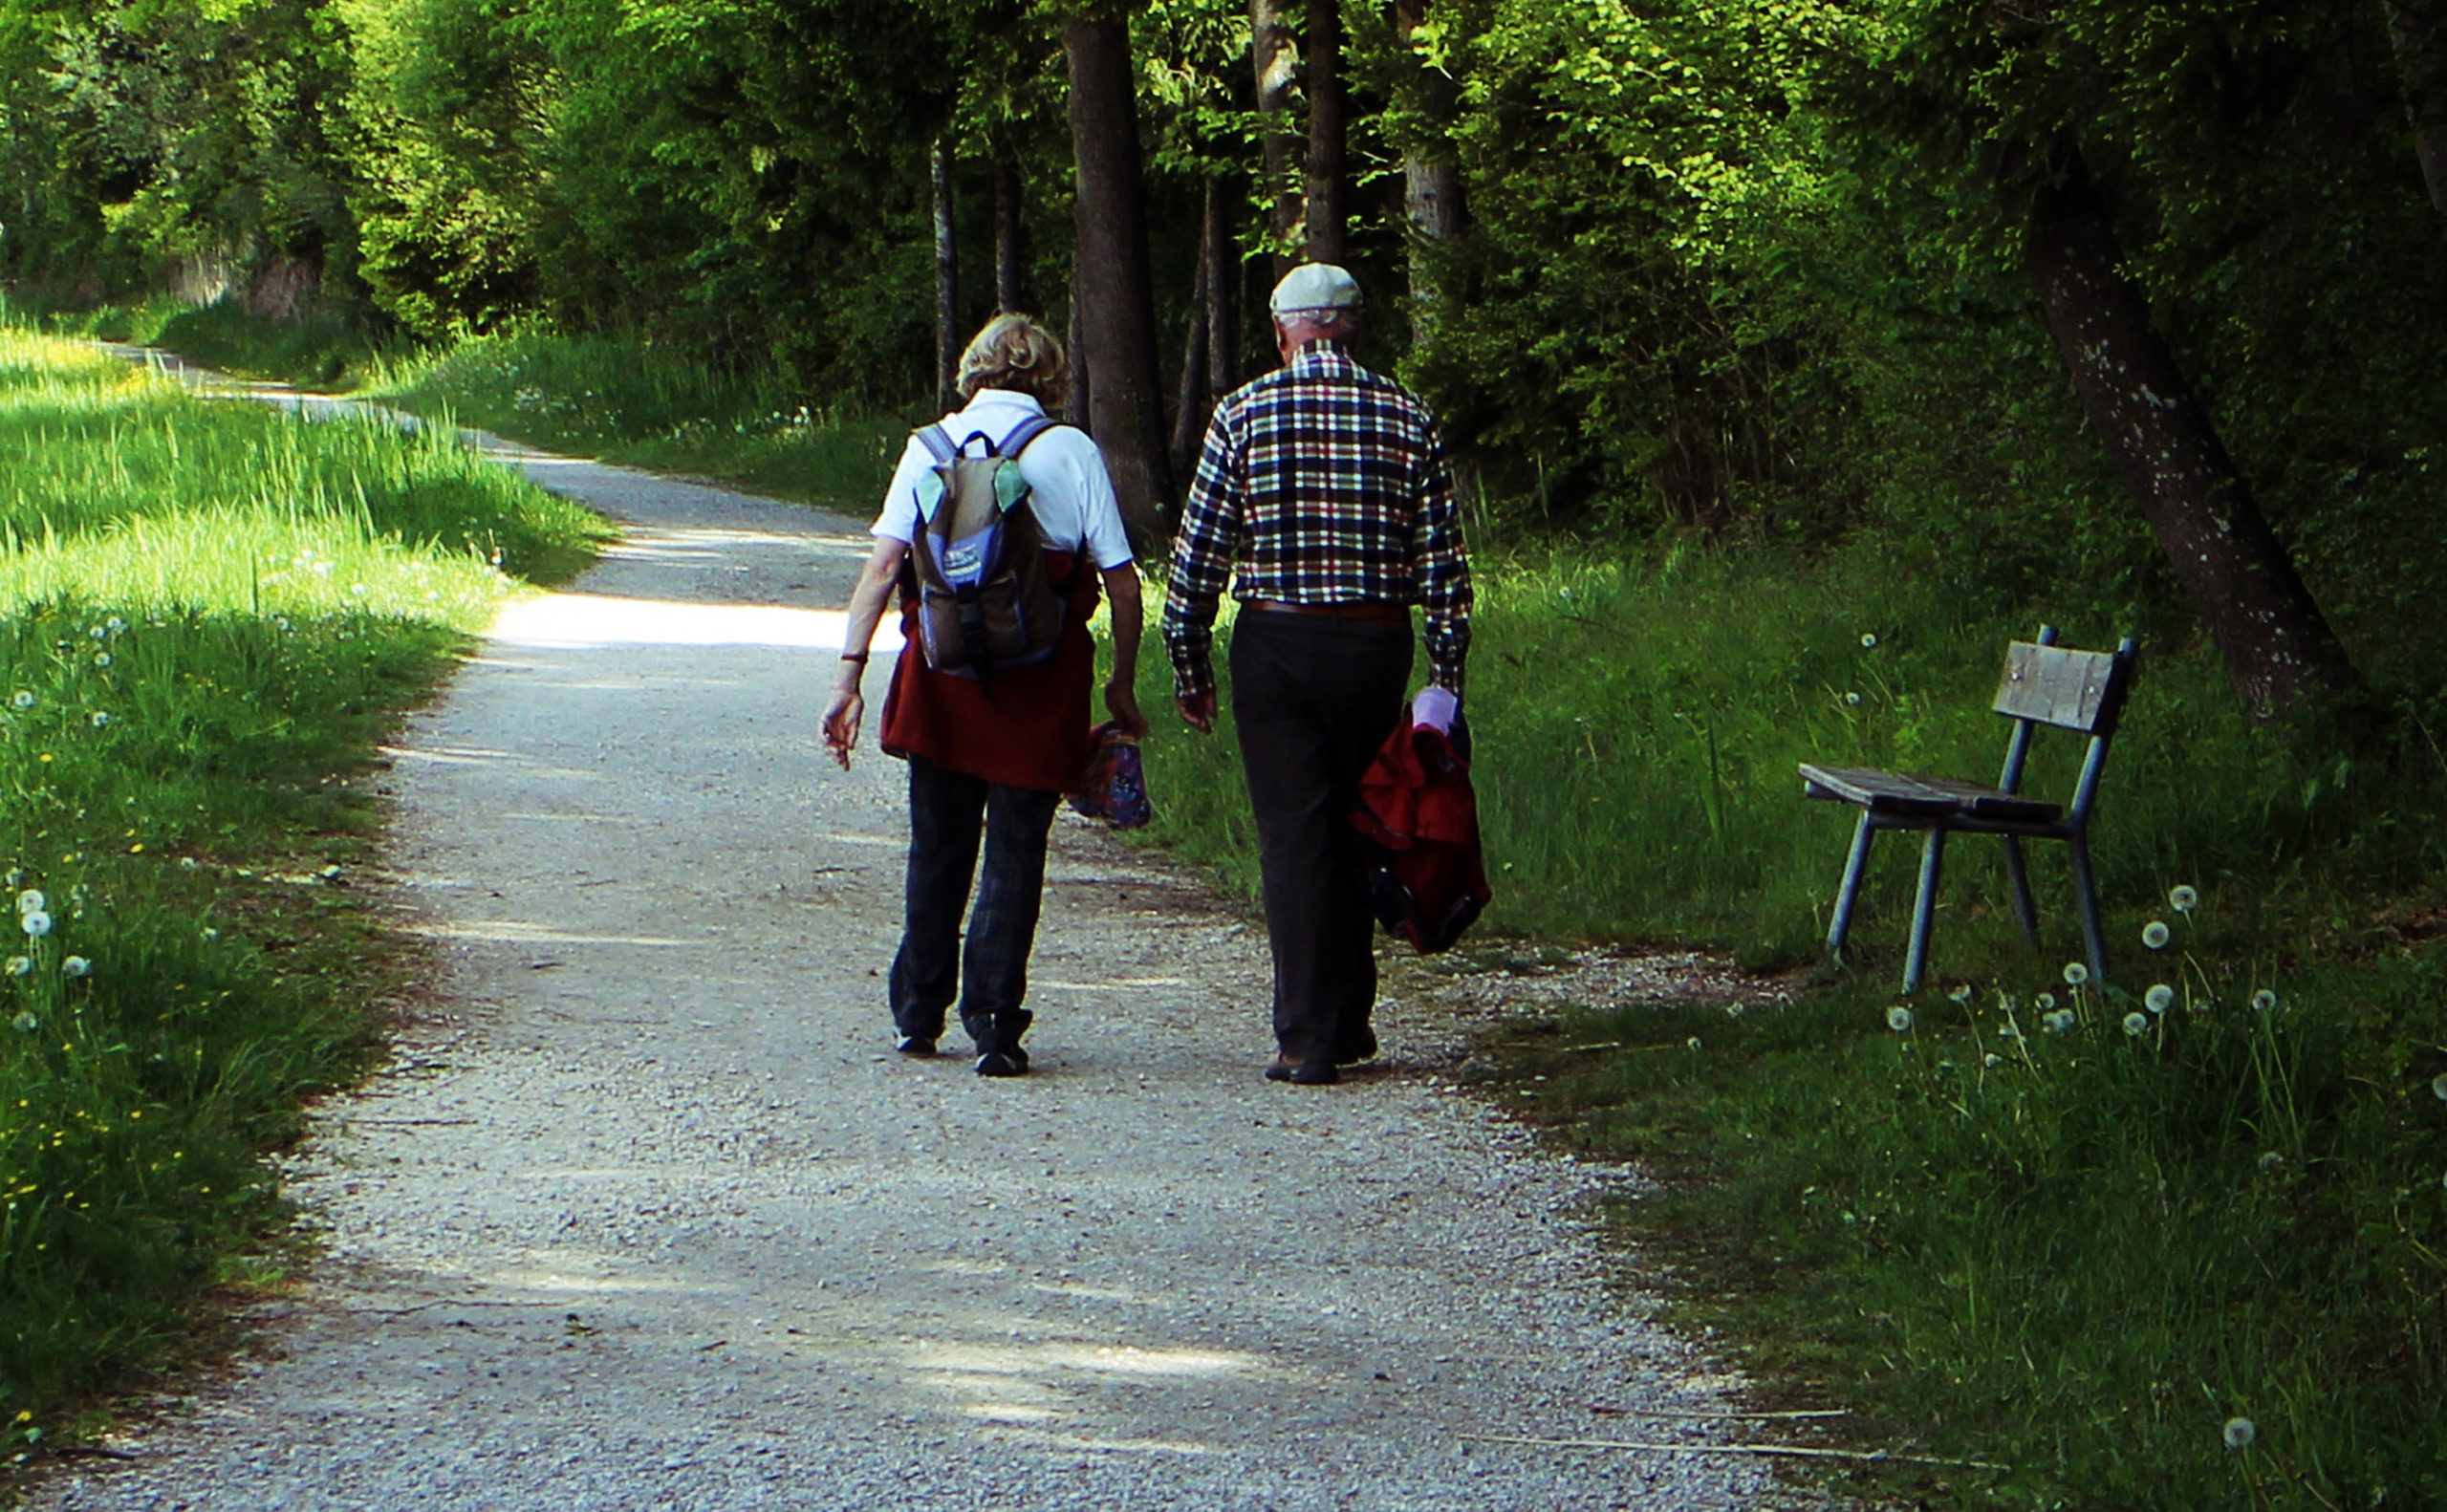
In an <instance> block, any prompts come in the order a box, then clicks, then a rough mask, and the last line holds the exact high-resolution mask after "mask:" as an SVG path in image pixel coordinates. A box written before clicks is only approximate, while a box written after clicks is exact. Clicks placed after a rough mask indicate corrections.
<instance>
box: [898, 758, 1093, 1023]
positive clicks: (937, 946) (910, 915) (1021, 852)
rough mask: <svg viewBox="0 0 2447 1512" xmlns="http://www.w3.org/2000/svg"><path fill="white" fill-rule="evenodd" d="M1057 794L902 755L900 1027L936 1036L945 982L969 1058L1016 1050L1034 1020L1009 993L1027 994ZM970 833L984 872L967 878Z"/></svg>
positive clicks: (973, 856)
mask: <svg viewBox="0 0 2447 1512" xmlns="http://www.w3.org/2000/svg"><path fill="white" fill-rule="evenodd" d="M1061 801H1062V795H1061V794H1060V793H1052V792H1038V791H1036V790H1034V789H1032V788H1007V787H1005V786H1004V785H1003V784H1001V783H991V782H987V781H986V780H985V779H984V778H982V777H971V776H969V775H967V774H966V773H964V772H956V771H952V770H950V769H948V768H946V767H939V766H937V765H936V764H934V763H933V762H930V761H927V760H926V759H925V758H923V757H921V756H912V757H910V758H909V876H908V883H907V889H906V896H905V902H904V912H903V914H902V923H901V933H900V953H899V955H898V956H896V957H894V958H893V962H892V982H891V995H892V1022H893V1025H894V1026H896V1027H897V1028H899V1031H900V1032H901V1033H903V1034H909V1035H915V1036H917V1037H918V1038H920V1039H923V1040H934V1039H941V1038H942V1033H943V1014H944V1011H945V1010H946V1009H948V1008H949V1007H950V1006H951V1005H952V1000H953V998H954V996H955V989H956V988H957V996H958V997H959V1000H960V1017H961V1023H962V1025H963V1026H964V1027H965V1028H966V1029H967V1030H968V1033H969V1037H970V1038H971V1039H973V1040H975V1041H976V1042H977V1048H978V1052H979V1053H980V1054H985V1053H989V1052H991V1051H995V1050H1007V1049H1011V1048H1015V1047H1016V1046H1018V1044H1019V1043H1020V1036H1021V1035H1022V1034H1024V1033H1026V1032H1027V1031H1028V1026H1029V1022H1030V1021H1031V1020H1032V1019H1033V1018H1034V1015H1033V1014H1031V1013H1029V1011H1028V1010H1027V1009H1026V1008H1023V1007H1021V1006H1020V1001H1021V1000H1022V999H1023V998H1025V997H1026V996H1028V989H1029V950H1030V949H1031V948H1033V947H1034V946H1035V944H1036V916H1037V905H1038V903H1039V901H1040V900H1041V899H1042V897H1043V896H1044V892H1045V843H1046V836H1047V835H1048V833H1049V832H1050V831H1051V830H1052V828H1053V810H1054V807H1055V806H1056V805H1057V804H1059V803H1060V802H1061ZM981 840H982V841H983V843H984V847H985V875H983V876H978V875H977V870H978V868H977V859H978V849H979V844H980V842H981ZM972 878H974V879H975V881H976V884H977V906H976V908H975V909H974V910H970V909H969V906H968V893H969V883H970V881H971V879H972ZM964 912H967V913H968V915H969V918H968V943H967V946H966V948H965V949H963V948H962V944H961V931H960V923H961V915H962V914H963V913H964Z"/></svg>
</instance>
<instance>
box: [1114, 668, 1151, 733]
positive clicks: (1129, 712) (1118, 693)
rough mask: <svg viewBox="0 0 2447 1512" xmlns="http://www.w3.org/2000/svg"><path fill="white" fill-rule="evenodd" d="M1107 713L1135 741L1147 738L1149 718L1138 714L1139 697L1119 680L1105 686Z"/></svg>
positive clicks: (1126, 684)
mask: <svg viewBox="0 0 2447 1512" xmlns="http://www.w3.org/2000/svg"><path fill="white" fill-rule="evenodd" d="M1105 712H1107V713H1109V714H1111V715H1112V716H1113V722H1114V723H1115V724H1118V725H1120V726H1121V732H1122V733H1123V734H1124V735H1127V736H1129V737H1130V738H1131V739H1132V740H1135V741H1143V740H1145V739H1146V738H1147V716H1146V715H1144V714H1141V713H1139V712H1138V695H1137V693H1136V692H1134V691H1132V689H1131V687H1130V685H1129V684H1128V683H1126V682H1123V681H1121V680H1119V679H1115V680H1113V681H1111V682H1108V683H1106V684H1105Z"/></svg>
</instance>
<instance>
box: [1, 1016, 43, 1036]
mask: <svg viewBox="0 0 2447 1512" xmlns="http://www.w3.org/2000/svg"><path fill="white" fill-rule="evenodd" d="M9 1024H10V1026H11V1027H12V1028H14V1029H15V1030H16V1031H17V1032H18V1033H20V1034H32V1032H33V1031H34V1030H36V1029H38V1028H41V1027H42V1020H40V1019H38V1018H35V1017H34V1016H33V1014H32V1012H26V1013H20V1014H18V1015H17V1016H16V1017H15V1018H13V1019H11V1020H10V1021H9Z"/></svg>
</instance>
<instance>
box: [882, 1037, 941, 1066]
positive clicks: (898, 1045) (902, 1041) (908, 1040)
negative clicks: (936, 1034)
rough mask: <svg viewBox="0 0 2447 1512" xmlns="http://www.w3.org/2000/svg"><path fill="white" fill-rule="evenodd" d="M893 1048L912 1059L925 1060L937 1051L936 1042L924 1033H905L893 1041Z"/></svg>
mask: <svg viewBox="0 0 2447 1512" xmlns="http://www.w3.org/2000/svg"><path fill="white" fill-rule="evenodd" d="M892 1048H894V1049H896V1050H899V1052H900V1053H901V1054H903V1055H906V1056H908V1057H909V1058H910V1059H912V1060H923V1059H925V1058H926V1057H927V1056H929V1055H932V1054H934V1053H935V1042H934V1041H932V1040H930V1039H928V1038H926V1037H925V1036H924V1035H922V1034H904V1035H902V1036H900V1038H899V1039H897V1040H895V1041H893V1042H892Z"/></svg>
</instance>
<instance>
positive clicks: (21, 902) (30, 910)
mask: <svg viewBox="0 0 2447 1512" xmlns="http://www.w3.org/2000/svg"><path fill="white" fill-rule="evenodd" d="M50 906H51V899H50V898H47V897H45V896H42V890H41V889H40V888H34V887H30V888H27V889H26V890H25V891H24V892H22V893H19V894H18V895H17V912H18V913H20V914H39V913H41V912H42V911H43V910H44V909H46V908H49V907H50Z"/></svg>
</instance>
